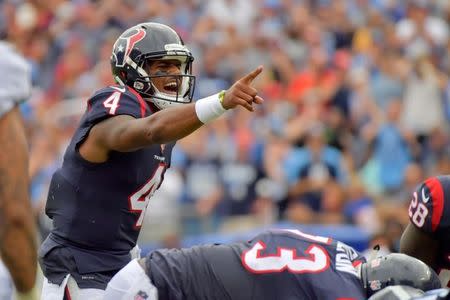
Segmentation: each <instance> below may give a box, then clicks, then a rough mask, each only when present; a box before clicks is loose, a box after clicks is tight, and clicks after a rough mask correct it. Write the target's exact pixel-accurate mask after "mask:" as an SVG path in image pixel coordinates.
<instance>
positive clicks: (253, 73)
mask: <svg viewBox="0 0 450 300" xmlns="http://www.w3.org/2000/svg"><path fill="white" fill-rule="evenodd" d="M262 70H263V66H259V67H257V68H256V69H254V70H253V71H251V72H250V73H248V74H247V75H245V76H244V77H242V78H241V79H240V81H241V82H243V83H247V84H249V83H251V82H252V81H253V80H254V79H255V78H256V77H257V76H258V75H259V74H260V73H261V72H262Z"/></svg>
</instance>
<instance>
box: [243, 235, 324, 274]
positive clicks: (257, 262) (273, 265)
mask: <svg viewBox="0 0 450 300" xmlns="http://www.w3.org/2000/svg"><path fill="white" fill-rule="evenodd" d="M289 231H290V232H292V233H294V234H298V235H301V236H302V237H306V238H308V239H311V240H312V242H318V243H328V241H329V239H328V238H324V237H319V236H312V235H308V234H305V233H303V232H301V231H298V230H289ZM264 249H266V245H265V244H264V243H263V242H261V241H259V242H257V243H256V244H255V245H253V247H252V248H251V249H250V250H248V251H246V252H244V253H243V254H242V264H243V265H244V267H245V268H246V269H247V270H248V271H250V272H252V273H274V272H282V271H285V270H288V271H289V272H291V273H318V272H322V271H324V270H326V269H327V268H328V267H329V266H330V257H329V255H328V252H327V251H326V250H325V249H324V248H323V247H321V246H320V245H318V244H315V243H312V244H311V245H310V246H309V247H308V249H306V250H305V254H307V255H306V256H301V255H299V253H297V251H296V249H291V248H282V247H278V248H277V253H276V254H269V255H261V251H263V250H264Z"/></svg>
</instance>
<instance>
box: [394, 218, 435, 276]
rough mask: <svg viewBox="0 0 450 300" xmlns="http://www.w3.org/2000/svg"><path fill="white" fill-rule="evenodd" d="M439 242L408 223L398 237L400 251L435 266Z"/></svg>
mask: <svg viewBox="0 0 450 300" xmlns="http://www.w3.org/2000/svg"><path fill="white" fill-rule="evenodd" d="M438 250H439V243H438V241H436V240H435V239H433V238H432V237H431V236H430V235H428V234H426V233H424V232H422V231H420V230H419V229H418V228H417V227H416V226H414V225H413V224H411V223H410V224H408V226H407V227H406V229H405V231H404V232H403V234H402V237H401V239H400V252H401V253H405V254H408V255H410V256H413V257H415V258H418V259H420V260H421V261H423V262H424V263H426V264H427V265H429V266H431V267H433V268H435V267H436V257H437V252H438Z"/></svg>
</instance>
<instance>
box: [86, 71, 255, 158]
mask: <svg viewBox="0 0 450 300" xmlns="http://www.w3.org/2000/svg"><path fill="white" fill-rule="evenodd" d="M261 71H262V67H258V68H256V69H255V70H253V71H252V72H250V73H249V74H247V75H245V76H244V77H242V78H241V79H239V80H238V81H236V82H235V83H234V84H233V85H232V86H231V87H230V88H229V89H228V90H227V91H226V92H225V95H224V96H223V99H222V101H221V102H219V97H218V96H216V97H212V98H209V97H208V98H207V99H200V100H198V101H197V103H191V104H186V105H180V106H177V107H174V108H167V109H164V110H161V111H159V112H157V113H154V114H152V115H151V116H149V117H146V118H142V119H135V118H133V117H131V116H127V115H120V116H116V117H113V118H109V119H107V120H105V121H102V122H100V123H99V124H97V125H95V126H94V127H93V128H92V130H91V132H90V133H89V136H88V138H87V140H86V141H85V142H84V143H83V145H82V146H81V147H80V153H81V155H82V156H83V157H85V158H86V159H88V160H91V161H97V162H101V161H105V160H106V159H107V156H108V152H109V151H110V150H115V151H121V152H127V151H134V150H137V149H139V148H142V147H145V146H148V145H152V144H164V143H168V142H172V141H175V140H178V139H181V138H183V137H185V136H187V135H189V134H191V133H192V132H194V131H195V130H197V129H198V128H199V127H200V126H202V125H203V124H204V123H203V122H202V120H203V121H204V122H207V121H205V120H212V119H213V117H214V116H215V114H216V115H217V116H218V115H220V112H223V111H225V110H226V109H232V108H235V107H237V106H243V107H245V108H246V109H247V110H249V111H253V103H256V104H260V103H262V102H263V99H262V98H261V97H259V96H257V91H256V89H255V88H253V87H252V86H251V83H252V81H253V80H254V79H255V78H256V77H257V76H258V75H259V74H260V73H261ZM201 101H203V102H201ZM209 104H211V105H209ZM221 110H223V111H221ZM208 114H209V115H208ZM209 116H212V117H211V118H210V117H209Z"/></svg>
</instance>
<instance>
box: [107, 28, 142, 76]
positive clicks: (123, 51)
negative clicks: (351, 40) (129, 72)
mask: <svg viewBox="0 0 450 300" xmlns="http://www.w3.org/2000/svg"><path fill="white" fill-rule="evenodd" d="M145 35H146V33H145V30H143V29H141V28H139V29H133V30H131V31H130V32H129V34H128V35H127V36H125V37H121V38H119V39H118V40H117V41H116V43H115V44H114V52H113V55H114V56H115V58H116V67H123V66H124V65H125V62H126V60H127V58H128V56H129V55H130V53H131V51H132V50H133V48H134V45H136V43H137V42H139V41H141V40H142V39H143V38H144V37H145Z"/></svg>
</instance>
